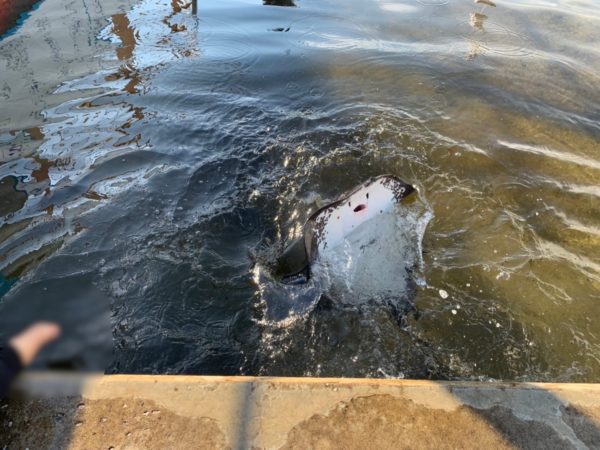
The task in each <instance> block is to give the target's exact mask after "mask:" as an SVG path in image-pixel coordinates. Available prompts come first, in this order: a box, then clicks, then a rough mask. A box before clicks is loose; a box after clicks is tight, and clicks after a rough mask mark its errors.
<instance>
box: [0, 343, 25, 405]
mask: <svg viewBox="0 0 600 450" xmlns="http://www.w3.org/2000/svg"><path fill="white" fill-rule="evenodd" d="M22 369H23V366H22V364H21V360H20V359H19V355H17V353H16V352H15V351H14V349H13V348H12V347H10V346H9V345H5V344H0V399H3V398H4V397H5V396H6V394H7V393H8V390H9V388H10V385H11V384H12V382H13V381H14V379H15V378H16V377H17V375H18V374H19V372H21V370H22Z"/></svg>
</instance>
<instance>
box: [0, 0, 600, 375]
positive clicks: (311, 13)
mask: <svg viewBox="0 0 600 450" xmlns="http://www.w3.org/2000/svg"><path fill="white" fill-rule="evenodd" d="M23 3H25V2H23ZM32 5H33V3H32ZM27 7H29V6H27ZM27 7H26V6H23V7H22V8H21V9H20V10H19V13H22V10H26V9H27ZM191 9H192V8H191V5H190V4H188V3H187V2H186V0H140V1H133V0H107V1H103V2H100V1H91V0H85V1H84V0H76V1H75V2H70V3H69V2H66V1H65V0H45V1H43V2H42V3H38V4H36V5H35V8H33V9H32V10H30V11H29V12H27V14H25V13H23V14H24V15H22V16H20V18H19V19H18V20H17V19H15V17H11V18H8V19H6V23H7V24H13V25H14V24H16V28H15V27H14V26H13V25H11V26H13V27H12V28H11V29H10V31H8V32H6V33H5V35H3V37H2V38H1V40H0V161H1V164H0V193H1V194H0V216H1V219H0V221H1V224H2V226H1V228H0V271H1V278H0V295H2V298H1V299H0V322H1V324H0V326H1V327H2V329H3V330H4V333H9V332H12V331H14V329H16V328H17V327H18V326H20V325H22V324H24V323H25V322H28V321H30V320H33V319H35V318H37V317H41V316H43V317H51V318H55V319H57V320H60V321H61V322H62V323H64V324H70V325H71V326H72V327H73V329H74V330H75V331H74V332H73V333H72V335H69V336H66V337H65V339H64V340H63V341H62V343H61V344H60V345H59V346H57V347H55V348H54V350H52V351H50V352H49V353H48V354H47V356H46V360H47V363H48V364H50V365H52V364H53V363H56V362H57V361H58V360H67V364H68V365H69V366H74V365H75V366H78V365H79V366H83V367H93V366H98V365H100V368H104V369H106V370H107V371H108V372H136V373H203V374H214V373H219V374H263V375H320V376H327V375H337V376H376V377H385V376H390V377H431V378H453V379H490V378H494V379H513V380H557V381H583V380H587V381H596V382H597V381H600V326H599V325H598V317H599V312H600V125H599V121H600V89H599V86H600V12H599V10H598V8H597V4H596V2H595V1H593V0H570V1H569V0H556V1H553V2H549V1H544V0H494V2H493V3H492V2H490V1H485V2H484V1H481V0H480V1H479V2H476V3H473V2H472V1H471V0H403V1H400V0H396V1H394V0H363V1H360V2H359V1H355V0H348V1H345V2H336V1H333V0H319V1H316V0H269V1H267V0H265V1H264V2H261V1H260V0H230V1H222V0H219V1H217V0H202V1H200V3H199V5H198V15H197V16H193V15H192V11H191ZM5 27H8V25H5ZM383 173H391V174H394V175H397V176H399V177H401V178H402V179H404V180H406V181H408V182H410V183H412V184H414V185H415V186H417V187H418V190H419V201H420V202H421V203H422V204H423V205H425V209H427V211H429V212H430V214H431V220H430V221H429V223H428V225H427V228H426V230H425V232H424V234H423V239H422V242H421V243H415V244H416V245H417V244H418V245H422V249H423V258H422V259H423V261H422V264H421V267H420V269H419V270H417V272H418V273H416V274H415V276H416V277H417V279H418V280H419V282H418V283H416V285H415V288H414V292H413V293H412V294H411V296H410V297H411V298H410V299H408V300H406V301H405V303H404V304H403V306H401V307H400V308H398V307H393V308H392V307H390V306H389V305H383V304H381V303H380V302H375V301H374V302H368V301H367V302H363V303H360V304H352V303H340V302H336V301H333V300H332V299H328V298H326V296H323V297H321V299H320V300H319V301H318V302H317V303H316V305H315V306H314V308H310V309H308V310H307V311H306V312H304V313H303V314H290V315H288V316H287V317H285V318H283V319H282V320H277V321H275V320H269V318H268V317H266V315H265V309H264V302H263V301H261V292H263V291H264V290H265V289H273V288H277V285H276V284H275V283H276V282H275V281H273V278H272V277H269V276H264V277H257V276H256V273H257V271H263V273H268V270H269V268H270V267H271V266H272V263H273V261H274V260H275V258H276V257H277V255H278V254H280V253H281V251H282V250H283V248H285V247H286V246H287V245H288V244H289V243H290V242H292V241H293V240H294V239H296V238H298V237H299V236H300V235H301V227H302V224H303V223H304V221H305V220H306V219H307V217H308V216H309V215H310V214H311V212H313V211H315V210H316V209H317V208H319V207H320V206H322V205H324V204H325V203H327V202H329V201H331V200H333V199H335V198H336V197H337V196H338V195H339V194H341V193H342V192H344V191H346V190H348V189H350V188H352V187H353V186H355V185H358V184H360V183H361V182H363V181H365V180H366V179H367V178H368V177H370V176H374V175H379V174H383ZM107 317H109V318H110V321H109V323H110V329H108V330H105V329H104V328H105V327H104V325H103V324H104V323H105V321H106V318H107ZM105 333H106V334H108V336H110V334H111V333H112V344H111V345H110V346H109V348H106V345H105V344H104V343H103V342H104V341H103V339H102V338H101V336H102V335H103V334H105ZM99 354H105V355H107V356H106V362H105V363H99V361H100V360H102V359H101V358H99V357H98V355H99ZM74 361H75V362H74ZM103 361H104V360H103ZM59 363H60V361H59ZM63 363H64V361H63ZM96 368H97V367H96Z"/></svg>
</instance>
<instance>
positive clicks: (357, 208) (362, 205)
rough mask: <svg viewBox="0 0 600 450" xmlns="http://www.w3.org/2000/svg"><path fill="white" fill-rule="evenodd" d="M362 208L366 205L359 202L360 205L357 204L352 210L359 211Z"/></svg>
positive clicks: (365, 207)
mask: <svg viewBox="0 0 600 450" xmlns="http://www.w3.org/2000/svg"><path fill="white" fill-rule="evenodd" d="M363 209H367V205H365V204H360V205H358V206H357V207H356V208H354V212H360V211H362V210H363Z"/></svg>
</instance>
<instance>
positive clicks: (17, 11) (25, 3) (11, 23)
mask: <svg viewBox="0 0 600 450" xmlns="http://www.w3.org/2000/svg"><path fill="white" fill-rule="evenodd" d="M38 1H39V0H1V1H0V39H2V37H3V35H6V34H8V33H9V32H12V33H14V32H16V30H12V28H13V27H16V26H17V25H18V24H19V22H23V21H24V20H25V19H26V17H27V15H28V12H29V11H30V10H31V9H32V8H34V7H35V4H36V3H37V2H38Z"/></svg>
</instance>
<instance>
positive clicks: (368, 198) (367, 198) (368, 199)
mask: <svg viewBox="0 0 600 450" xmlns="http://www.w3.org/2000/svg"><path fill="white" fill-rule="evenodd" d="M367 200H369V193H368V192H367Z"/></svg>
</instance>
